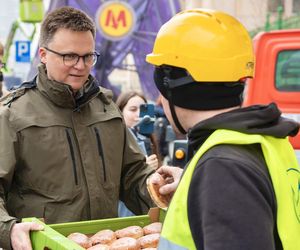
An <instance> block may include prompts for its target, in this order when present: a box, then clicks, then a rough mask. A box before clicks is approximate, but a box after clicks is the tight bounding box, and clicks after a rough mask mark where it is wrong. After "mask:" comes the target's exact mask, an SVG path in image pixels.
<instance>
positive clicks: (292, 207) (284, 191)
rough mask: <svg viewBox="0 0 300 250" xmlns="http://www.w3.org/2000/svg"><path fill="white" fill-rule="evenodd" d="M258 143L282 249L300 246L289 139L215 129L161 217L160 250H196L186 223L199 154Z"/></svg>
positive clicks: (297, 180)
mask: <svg viewBox="0 0 300 250" xmlns="http://www.w3.org/2000/svg"><path fill="white" fill-rule="evenodd" d="M255 143H260V144H261V148H262V151H263V154H264V158H265V161H266V163H267V166H268V170H269V173H270V176H271V179H272V183H273V187H274V191H275V196H276V201H277V228H278V234H279V237H280V239H281V242H282V245H283V248H284V249H285V250H299V249H300V196H299V189H300V168H299V166H298V163H297V159H296V157H295V153H294V150H293V148H292V146H291V144H290V143H289V142H288V139H287V138H285V139H278V138H274V137H271V136H262V135H248V134H243V133H239V132H236V131H230V130H223V129H222V130H217V131H215V132H214V133H213V134H212V135H211V136H210V137H209V138H208V139H207V140H206V141H205V143H204V144H203V145H202V146H201V147H200V149H199V150H198V151H197V153H196V154H195V155H194V157H193V159H192V160H191V162H190V164H189V165H188V167H187V169H186V171H185V172H184V175H183V177H182V179H181V181H180V183H179V185H178V187H177V190H176V192H175V194H174V196H173V199H172V202H171V204H170V206H169V209H168V212H167V214H166V218H165V220H164V224H163V229H162V233H161V240H160V243H159V248H158V249H160V250H165V249H171V250H172V249H180V250H181V249H189V250H193V249H196V246H195V243H194V241H193V238H192V234H191V230H190V226H189V223H188V212H187V198H188V190H189V186H190V182H191V179H192V175H193V172H194V169H195V167H196V165H197V163H198V161H199V159H200V158H201V156H202V155H203V154H204V153H205V152H206V151H207V150H209V149H210V148H211V147H213V146H215V145H219V144H240V145H246V144H255Z"/></svg>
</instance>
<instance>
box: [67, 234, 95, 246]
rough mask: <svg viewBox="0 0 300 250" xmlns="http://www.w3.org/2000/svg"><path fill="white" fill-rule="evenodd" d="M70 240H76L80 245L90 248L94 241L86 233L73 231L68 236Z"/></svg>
mask: <svg viewBox="0 0 300 250" xmlns="http://www.w3.org/2000/svg"><path fill="white" fill-rule="evenodd" d="M67 238H68V239H69V240H72V241H74V242H75V243H77V244H78V245H80V246H82V247H84V248H89V247H91V246H92V243H91V241H90V239H89V237H87V236H86V235H85V234H82V233H71V234H69V235H68V237H67Z"/></svg>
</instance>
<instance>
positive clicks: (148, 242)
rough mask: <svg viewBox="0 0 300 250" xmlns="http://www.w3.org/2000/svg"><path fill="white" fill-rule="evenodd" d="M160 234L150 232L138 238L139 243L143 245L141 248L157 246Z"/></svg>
mask: <svg viewBox="0 0 300 250" xmlns="http://www.w3.org/2000/svg"><path fill="white" fill-rule="evenodd" d="M159 237H160V234H159V233H155V234H148V235H145V236H143V237H141V238H139V239H138V243H139V245H140V246H141V248H147V247H154V248H155V247H157V246H158V241H159Z"/></svg>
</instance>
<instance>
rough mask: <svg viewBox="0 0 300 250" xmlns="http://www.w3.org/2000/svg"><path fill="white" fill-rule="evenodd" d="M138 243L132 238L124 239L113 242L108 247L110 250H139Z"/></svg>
mask: <svg viewBox="0 0 300 250" xmlns="http://www.w3.org/2000/svg"><path fill="white" fill-rule="evenodd" d="M140 249H141V248H140V245H139V243H138V241H137V240H136V239H134V238H130V237H124V238H120V239H118V240H116V241H114V242H113V243H112V244H111V245H110V250H140Z"/></svg>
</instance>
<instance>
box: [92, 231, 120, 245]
mask: <svg viewBox="0 0 300 250" xmlns="http://www.w3.org/2000/svg"><path fill="white" fill-rule="evenodd" d="M114 240H116V234H115V233H114V231H112V230H109V229H106V230H101V231H99V232H98V233H96V234H94V235H93V236H92V237H91V238H90V241H91V243H92V245H93V246H94V245H96V244H107V245H110V244H111V243H112V242H113V241H114Z"/></svg>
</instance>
